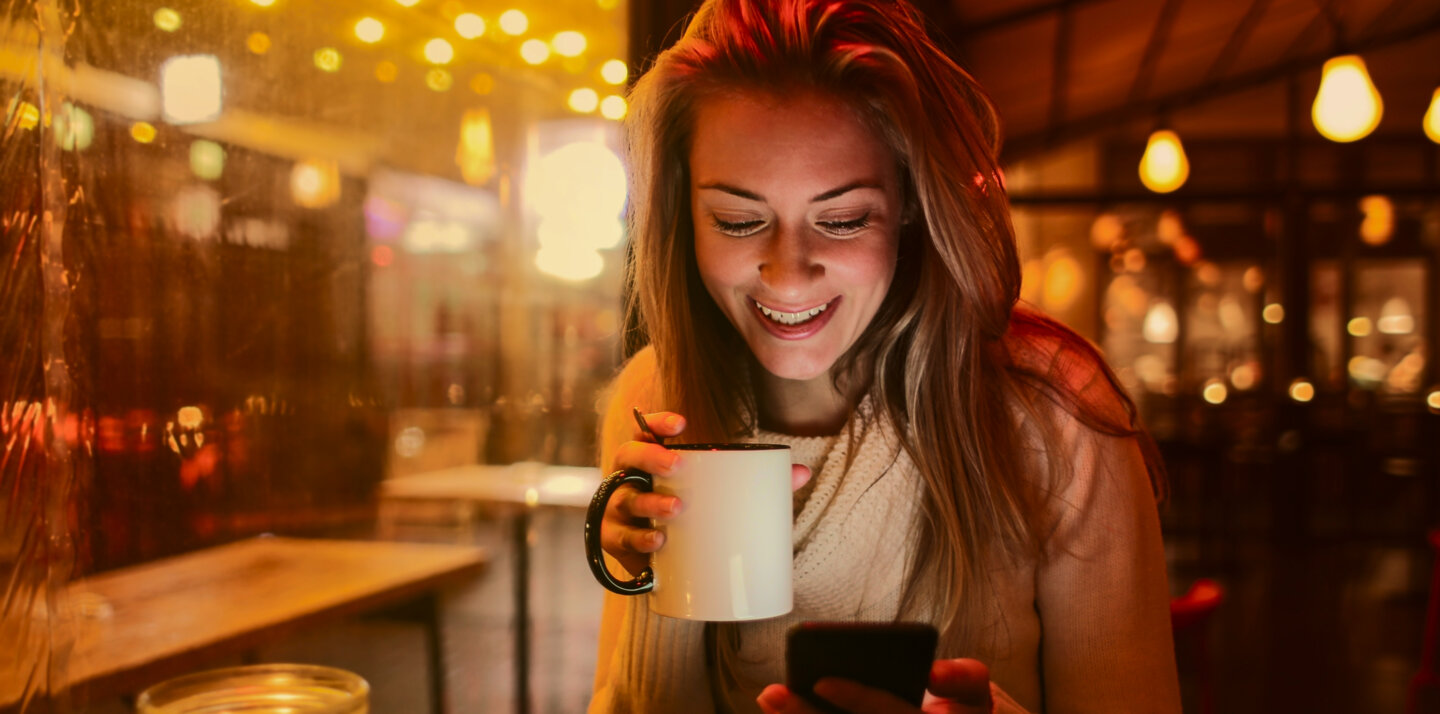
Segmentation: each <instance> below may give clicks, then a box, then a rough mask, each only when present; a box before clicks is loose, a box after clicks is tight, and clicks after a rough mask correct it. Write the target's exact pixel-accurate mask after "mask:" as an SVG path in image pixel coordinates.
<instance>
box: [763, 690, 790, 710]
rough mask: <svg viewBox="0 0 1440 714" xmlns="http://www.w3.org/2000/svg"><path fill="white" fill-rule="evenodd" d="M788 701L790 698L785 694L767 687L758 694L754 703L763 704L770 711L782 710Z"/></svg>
mask: <svg viewBox="0 0 1440 714" xmlns="http://www.w3.org/2000/svg"><path fill="white" fill-rule="evenodd" d="M789 700H790V696H789V695H788V694H787V693H786V692H784V691H783V690H781V689H779V688H774V687H767V688H766V689H765V690H764V691H762V692H760V696H758V697H755V701H756V702H758V703H760V704H765V705H767V706H769V707H770V708H771V709H784V708H785V704H786V703H787V702H788V701H789Z"/></svg>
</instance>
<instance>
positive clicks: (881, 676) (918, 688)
mask: <svg viewBox="0 0 1440 714" xmlns="http://www.w3.org/2000/svg"><path fill="white" fill-rule="evenodd" d="M938 640H939V635H938V633H937V632H936V631H935V628H934V627H932V626H930V625H928V624H924V623H917V622H802V623H800V624H798V625H796V626H794V627H792V628H790V633H789V636H788V638H787V642H786V649H785V685H786V687H788V688H789V689H790V691H791V692H792V693H794V694H796V695H797V696H801V697H804V698H805V699H806V701H808V702H810V703H811V704H812V705H814V706H815V707H817V708H819V709H820V710H821V711H826V712H840V711H842V710H840V709H838V708H836V707H835V706H834V705H833V704H830V703H829V702H827V701H825V700H824V699H821V698H820V697H818V696H816V695H815V693H814V691H813V688H814V686H815V682H816V681H818V680H820V679H823V678H825V677H838V678H840V679H848V680H850V681H853V682H856V683H858V684H863V685H865V686H867V687H873V688H875V689H881V690H884V691H887V692H890V693H891V694H894V695H895V696H897V697H899V698H900V699H903V700H905V701H906V702H909V703H911V704H912V705H914V706H916V707H919V706H920V703H921V702H922V701H923V700H924V697H925V687H926V685H927V684H928V683H929V679H930V666H931V664H932V663H933V662H934V660H935V646H936V643H937V641H938Z"/></svg>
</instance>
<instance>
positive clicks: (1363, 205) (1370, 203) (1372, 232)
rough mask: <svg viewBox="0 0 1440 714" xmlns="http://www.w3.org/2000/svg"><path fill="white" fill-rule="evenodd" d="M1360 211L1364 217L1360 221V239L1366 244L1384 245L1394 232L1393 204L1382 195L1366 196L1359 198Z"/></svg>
mask: <svg viewBox="0 0 1440 714" xmlns="http://www.w3.org/2000/svg"><path fill="white" fill-rule="evenodd" d="M1360 211H1361V212H1362V213H1363V214H1364V215H1365V218H1364V219H1362V220H1361V221H1360V240H1362V241H1365V244H1366V245H1385V244H1386V243H1389V242H1390V236H1391V235H1393V234H1394V233H1395V204H1393V203H1391V202H1390V199H1388V198H1386V197H1384V196H1366V197H1365V198H1362V199H1360Z"/></svg>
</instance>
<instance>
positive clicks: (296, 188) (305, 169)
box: [290, 159, 340, 208]
mask: <svg viewBox="0 0 1440 714" xmlns="http://www.w3.org/2000/svg"><path fill="white" fill-rule="evenodd" d="M290 196H291V197H292V198H293V199H294V200H295V204H296V205H298V206H303V207H305V208H324V207H326V206H329V205H331V204H333V203H335V202H336V201H338V200H339V199H340V169H339V167H338V166H336V165H335V162H334V161H321V160H318V159H311V160H308V161H301V162H299V163H297V164H295V168H294V169H292V170H291V172H290Z"/></svg>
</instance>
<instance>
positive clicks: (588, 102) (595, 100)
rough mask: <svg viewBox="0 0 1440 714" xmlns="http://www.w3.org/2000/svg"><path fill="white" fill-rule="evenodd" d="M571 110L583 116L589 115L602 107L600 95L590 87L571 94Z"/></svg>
mask: <svg viewBox="0 0 1440 714" xmlns="http://www.w3.org/2000/svg"><path fill="white" fill-rule="evenodd" d="M569 104H570V108H571V109H573V110H575V111H577V112H580V113H581V114H589V113H590V112H593V111H595V110H596V109H597V108H598V107H599V106H600V95H599V94H597V93H596V92H595V90H593V89H591V88H589V87H581V88H580V89H577V90H575V91H573V92H571V93H570V102H569Z"/></svg>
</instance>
